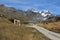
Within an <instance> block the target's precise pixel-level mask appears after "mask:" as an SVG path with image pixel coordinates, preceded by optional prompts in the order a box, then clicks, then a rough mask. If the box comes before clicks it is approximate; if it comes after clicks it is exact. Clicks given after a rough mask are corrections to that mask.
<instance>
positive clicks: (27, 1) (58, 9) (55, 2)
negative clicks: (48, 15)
mask: <svg viewBox="0 0 60 40" xmlns="http://www.w3.org/2000/svg"><path fill="white" fill-rule="evenodd" d="M0 4H5V5H6V6H11V7H15V8H16V9H21V10H27V9H30V8H34V9H36V10H38V11H41V10H49V11H50V12H52V13H53V14H55V15H60V0H0Z"/></svg>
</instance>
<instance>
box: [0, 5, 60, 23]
mask: <svg viewBox="0 0 60 40" xmlns="http://www.w3.org/2000/svg"><path fill="white" fill-rule="evenodd" d="M0 17H5V18H7V19H9V20H14V19H15V18H16V19H19V20H20V21H21V22H39V21H56V20H57V21H58V20H59V21H60V16H54V15H53V14H52V13H51V12H49V11H47V10H43V11H35V10H34V9H33V8H32V9H29V10H27V11H22V10H17V9H15V8H13V7H6V6H5V5H3V4H1V5H0Z"/></svg>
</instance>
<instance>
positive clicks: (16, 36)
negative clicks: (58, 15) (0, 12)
mask: <svg viewBox="0 0 60 40" xmlns="http://www.w3.org/2000/svg"><path fill="white" fill-rule="evenodd" d="M25 25H26V24H25ZM25 25H24V24H21V26H20V27H18V26H17V25H15V24H13V23H12V22H10V21H9V20H8V19H6V18H3V17H0V40H50V39H48V38H47V37H45V36H44V35H43V34H41V33H40V32H38V31H37V30H35V29H33V28H26V27H25Z"/></svg>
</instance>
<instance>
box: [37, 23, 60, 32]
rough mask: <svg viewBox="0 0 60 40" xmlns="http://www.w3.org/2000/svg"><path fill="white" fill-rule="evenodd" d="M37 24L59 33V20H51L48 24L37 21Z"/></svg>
mask: <svg viewBox="0 0 60 40" xmlns="http://www.w3.org/2000/svg"><path fill="white" fill-rule="evenodd" d="M37 25H38V26H42V27H44V28H46V29H49V30H51V31H54V32H57V33H60V22H51V23H48V24H42V23H37Z"/></svg>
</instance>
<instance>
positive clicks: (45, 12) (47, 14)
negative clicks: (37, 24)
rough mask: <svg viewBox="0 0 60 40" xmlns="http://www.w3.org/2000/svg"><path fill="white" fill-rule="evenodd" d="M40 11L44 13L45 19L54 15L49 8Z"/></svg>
mask: <svg viewBox="0 0 60 40" xmlns="http://www.w3.org/2000/svg"><path fill="white" fill-rule="evenodd" d="M39 13H40V14H41V15H42V17H43V20H47V19H48V18H49V17H51V16H52V13H51V12H49V11H48V10H43V11H40V12H39Z"/></svg>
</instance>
